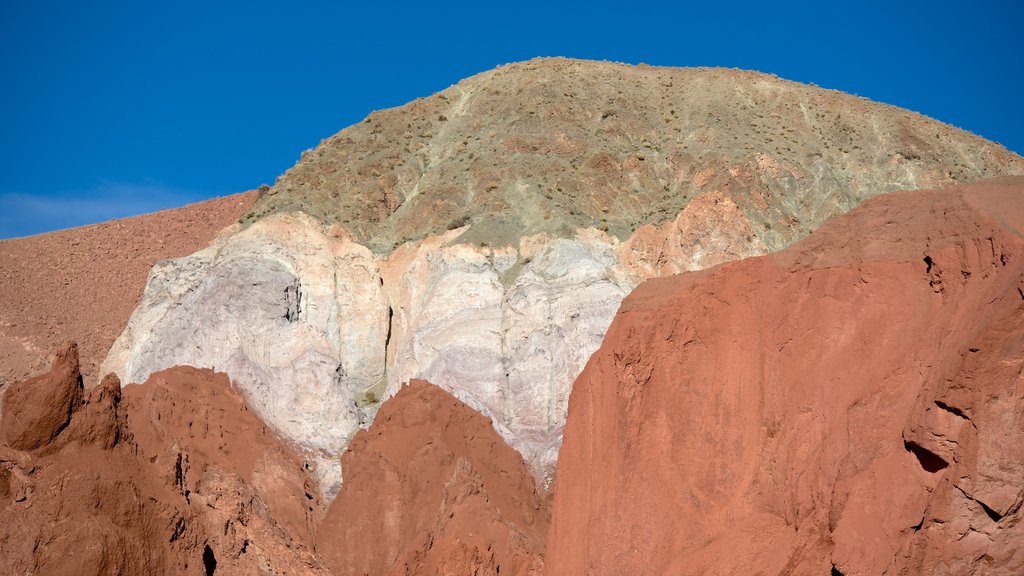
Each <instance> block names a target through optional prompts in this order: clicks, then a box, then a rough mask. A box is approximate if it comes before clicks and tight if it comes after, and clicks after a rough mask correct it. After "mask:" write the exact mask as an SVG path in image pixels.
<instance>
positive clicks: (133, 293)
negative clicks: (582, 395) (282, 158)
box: [0, 192, 256, 391]
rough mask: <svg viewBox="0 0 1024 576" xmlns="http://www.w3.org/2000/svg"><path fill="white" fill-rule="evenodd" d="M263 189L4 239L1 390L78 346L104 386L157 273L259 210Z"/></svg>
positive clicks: (86, 367)
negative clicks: (118, 342)
mask: <svg viewBox="0 0 1024 576" xmlns="http://www.w3.org/2000/svg"><path fill="white" fill-rule="evenodd" d="M255 199H256V193H255V192H248V193H244V194H234V195H231V196H225V197H224V198H215V199H213V200H207V201H205V202H198V203H196V204H192V205H189V206H185V207H184V208H176V209H173V210H163V211H161V212H156V213H154V214H146V215H143V216H136V217H133V218H123V219H119V220H114V221H111V222H104V223H102V224H94V225H91V226H82V227H80V228H72V229H69V230H61V231H58V232H50V233H47V234H39V235H37V236H30V237H27V238H13V239H8V240H0V301H2V302H3V304H2V305H0V391H2V390H3V389H4V388H5V387H6V386H7V385H8V384H10V383H11V382H15V381H19V380H24V379H25V378H27V377H29V375H31V374H34V373H37V372H40V371H42V370H44V369H45V368H46V366H48V361H49V359H48V358H47V355H48V354H49V353H50V352H52V351H53V350H54V349H56V348H57V347H58V346H59V345H60V344H61V343H62V342H63V341H64V340H65V339H71V340H74V341H76V342H77V343H78V345H79V347H80V351H81V365H82V376H83V377H84V378H85V381H86V382H87V383H95V382H97V381H98V380H99V378H100V377H101V376H103V374H100V373H99V372H98V369H99V365H100V363H101V362H102V361H103V358H104V357H105V356H106V354H107V351H108V350H109V349H110V345H111V344H113V342H114V340H115V339H116V338H117V337H118V335H120V334H121V332H122V331H124V328H125V325H126V324H127V323H128V318H129V317H130V316H131V315H132V311H133V310H135V307H136V306H137V305H138V304H139V302H140V301H141V300H142V292H143V290H144V289H145V287H146V281H147V279H148V278H149V271H150V269H151V268H152V267H153V265H154V264H156V263H157V262H159V261H161V260H164V259H166V258H180V257H182V256H187V255H188V254H191V253H193V252H195V251H196V250H199V249H201V248H203V247H205V246H207V245H208V244H209V243H210V241H211V240H212V239H213V238H214V236H215V235H216V234H217V232H219V231H220V230H221V229H223V228H224V227H226V226H229V225H231V224H233V223H234V222H235V221H237V220H238V218H239V217H240V216H242V215H243V214H244V213H245V212H246V211H248V210H249V208H250V207H251V206H252V203H253V201H254V200H255Z"/></svg>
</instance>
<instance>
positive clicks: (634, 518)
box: [547, 178, 1024, 576]
mask: <svg viewBox="0 0 1024 576" xmlns="http://www.w3.org/2000/svg"><path fill="white" fill-rule="evenodd" d="M1022 232H1024V179H1020V178H1017V179H1000V180H991V181H985V182H982V183H979V184H976V185H970V186H964V187H959V188H951V189H947V190H942V191H937V192H905V193H894V194H890V195H886V196H882V197H879V198H876V199H873V200H870V201H868V202H866V203H865V204H863V205H862V206H861V207H860V208H858V209H855V210H854V211H852V212H850V213H849V214H847V215H845V216H841V217H838V218H836V219H835V220H833V221H831V222H830V223H828V224H826V225H825V226H824V227H822V228H821V229H820V230H819V231H818V232H816V233H814V234H813V235H812V236H811V237H809V238H807V239H806V240H804V241H802V242H800V243H799V244H797V245H795V246H793V247H792V248H790V249H788V250H786V251H784V252H781V253H778V254H776V255H773V256H767V257H763V258H753V259H748V260H745V261H741V262H736V263H731V264H725V265H723V266H720V267H717V268H713V269H710V270H706V271H703V272H697V273H691V274H683V275H679V276H675V277H671V278H668V279H664V280H654V281H650V282H648V283H646V284H644V285H642V286H641V287H640V288H638V289H637V290H636V291H635V292H634V293H633V294H632V295H631V296H629V297H628V298H627V300H626V301H625V303H624V304H623V306H622V308H621V309H620V311H619V314H618V315H617V317H616V319H615V321H614V323H613V325H612V327H611V329H610V331H609V332H608V335H607V338H606V340H605V342H604V344H603V345H602V347H601V349H600V351H599V352H597V353H596V354H595V355H594V357H593V358H592V359H591V361H590V363H589V364H588V366H587V368H586V369H585V371H584V372H583V374H582V375H581V376H580V378H579V379H578V380H577V382H576V384H575V387H574V389H573V392H572V397H571V400H570V407H569V419H568V424H567V426H566V429H565V440H564V444H563V447H562V451H561V454H560V458H559V462H558V472H557V480H556V489H555V491H556V497H555V504H554V512H553V525H552V529H551V537H550V539H549V544H548V551H547V573H548V574H551V575H572V574H703V573H709V574H710V573H714V574H727V573H731V574H755V573H762V574H781V573H786V574H819V575H820V574H827V573H829V571H830V570H831V571H832V573H833V574H837V573H838V574H844V575H846V576H851V575H853V574H865V575H867V574H882V573H885V574H940V573H941V574H965V573H986V574H1022V573H1024V523H1022V522H1021V517H1022V513H1021V503H1022V499H1024V491H1022V490H1024V377H1022V368H1024V239H1022V237H1021V234H1022Z"/></svg>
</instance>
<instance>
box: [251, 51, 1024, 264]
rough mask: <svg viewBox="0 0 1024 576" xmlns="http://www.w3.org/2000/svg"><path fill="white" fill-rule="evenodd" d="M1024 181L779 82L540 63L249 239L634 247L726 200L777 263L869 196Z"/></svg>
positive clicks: (308, 158)
mask: <svg viewBox="0 0 1024 576" xmlns="http://www.w3.org/2000/svg"><path fill="white" fill-rule="evenodd" d="M1022 173H1024V160H1022V159H1021V158H1020V157H1019V156H1017V155H1015V154H1013V153H1011V152H1009V151H1007V150H1006V149H1005V148H1003V147H1002V146H1000V145H998V144H995V143H993V142H990V141H987V140H984V139H982V138H980V137H978V136H975V135H973V134H970V133H968V132H965V131H963V130H960V129H957V128H954V127H952V126H949V125H947V124H943V123H941V122H938V121H935V120H932V119H929V118H927V117H924V116H921V115H920V114H917V113H914V112H910V111H907V110H904V109H901V108H897V107H894V106H889V105H885V104H879V103H876V102H872V101H870V100H867V99H865V98H860V97H857V96H852V95H849V94H844V93H841V92H837V91H833V90H826V89H823V88H819V87H816V86H810V85H805V84H800V83H796V82H790V81H787V80H782V79H780V78H778V77H775V76H771V75H767V74H761V73H757V72H749V71H742V70H733V69H722V68H669V67H654V66H646V65H639V66H631V65H626V64H617V63H610V62H597V61H585V60H573V59H566V58H538V59H534V60H530V61H527V62H520V63H515V64H509V65H505V66H500V67H498V68H495V69H493V70H489V71H487V72H483V73H480V74H477V75H475V76H472V77H470V78H467V79H465V80H463V81H461V82H459V83H458V84H456V85H454V86H451V87H449V88H448V89H446V90H443V91H441V92H438V93H436V94H434V95H432V96H429V97H426V98H420V99H417V100H415V101H413V102H410V103H408V104H406V105H404V106H400V107H397V108H392V109H388V110H382V111H378V112H374V113H372V114H370V115H369V116H368V117H367V118H366V119H365V120H363V121H362V122H360V123H359V124H355V125H353V126H350V127H348V128H346V129H344V130H342V131H341V132H339V133H337V134H336V135H334V136H332V137H330V138H327V139H326V140H324V141H322V142H321V143H320V145H319V146H317V147H316V148H315V149H314V150H311V151H307V152H306V153H304V154H303V156H302V159H301V160H300V161H299V162H298V163H297V164H296V165H295V166H294V167H292V168H291V169H290V170H288V171H287V172H286V173H285V174H283V175H282V176H281V177H279V178H278V180H277V182H276V183H275V184H274V186H273V187H270V188H268V189H265V190H264V191H263V193H262V194H261V195H260V197H259V199H258V200H257V202H256V203H255V205H254V206H253V208H252V210H251V211H250V212H249V213H248V214H247V215H246V216H245V217H244V218H243V219H242V221H243V222H244V223H251V222H253V221H255V220H257V219H259V218H261V217H263V216H266V215H269V214H273V213H279V212H291V211H302V212H306V213H308V214H310V215H311V216H313V217H315V218H317V219H318V220H320V221H321V222H323V223H325V224H334V223H338V224H341V225H342V226H343V227H344V228H346V229H347V230H348V231H349V232H351V233H352V234H353V235H354V236H355V237H356V239H358V240H359V241H360V242H362V243H364V244H366V245H368V246H369V247H371V248H372V249H373V250H374V251H375V252H378V253H387V252H389V251H391V250H392V249H393V248H394V247H396V246H398V245H400V244H402V243H404V242H406V241H409V240H417V239H421V238H424V237H426V236H429V235H432V234H437V233H441V232H444V231H446V230H451V229H455V228H462V227H464V226H467V225H469V227H468V228H467V229H466V231H465V232H464V234H463V236H462V237H461V238H460V241H463V242H473V243H485V242H486V243H490V244H492V245H495V244H497V245H501V244H514V243H516V242H517V241H518V239H519V238H520V237H522V236H525V235H532V234H538V233H548V234H551V235H554V236H557V237H565V236H571V235H572V234H573V233H574V231H575V230H576V229H577V228H587V227H593V228H598V229H602V230H607V231H608V232H609V233H611V234H613V235H615V236H617V237H618V238H619V239H624V238H625V237H627V236H628V235H629V234H630V233H632V232H633V231H635V230H636V229H637V228H639V227H640V226H643V225H645V224H660V223H662V222H665V221H668V220H671V219H673V218H675V217H676V215H678V214H679V213H680V211H681V210H682V209H683V208H684V207H685V206H686V205H687V204H688V202H689V201H690V200H691V199H693V198H694V197H695V196H696V195H698V194H699V193H700V192H701V191H708V190H717V191H720V192H723V193H726V194H728V195H729V196H730V197H731V199H732V200H733V201H734V202H735V203H736V204H737V205H738V206H739V208H740V209H741V210H742V211H743V213H744V215H745V216H746V217H747V218H748V219H749V220H750V222H751V224H752V226H753V228H754V230H755V232H756V233H757V234H758V236H759V237H761V239H762V240H763V241H764V242H765V244H766V245H767V246H768V247H769V248H770V249H777V248H781V247H782V246H784V245H786V244H789V243H790V242H792V241H793V240H794V239H796V238H799V237H802V236H803V235H805V234H806V233H808V232H809V231H810V230H813V229H814V228H815V227H817V225H818V224H820V223H821V222H822V221H824V220H825V219H827V218H828V217H830V216H832V215H834V214H836V213H840V212H845V211H846V210H848V209H850V208H851V207H853V206H854V205H856V204H857V203H859V202H860V201H861V200H863V199H864V198H866V197H868V196H871V195H875V194H878V193H882V192H888V191H893V190H900V189H911V188H925V187H937V186H942V185H947V184H951V183H956V182H965V181H971V180H976V179H978V178H983V177H986V176H995V175H1002V174H1022Z"/></svg>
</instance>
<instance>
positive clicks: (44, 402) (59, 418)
mask: <svg viewBox="0 0 1024 576" xmlns="http://www.w3.org/2000/svg"><path fill="white" fill-rule="evenodd" d="M81 402H82V375H81V373H80V372H79V371H78V345H77V344H68V345H65V346H64V348H62V349H61V350H60V352H58V353H57V356H56V357H55V358H54V359H53V365H52V366H51V367H50V371H49V372H47V373H45V374H41V375H39V376H36V377H35V378H31V379H29V380H25V381H22V382H18V383H17V384H15V385H13V386H10V387H8V388H7V390H6V391H5V392H4V402H3V405H4V406H5V409H4V418H3V420H2V421H0V429H2V430H3V436H4V440H6V442H7V445H9V446H10V447H12V448H14V449H17V450H35V449H37V448H42V447H43V446H45V445H47V444H49V443H50V441H51V440H53V439H54V438H56V437H57V435H58V434H60V433H61V431H62V430H64V427H65V426H67V425H68V423H69V422H70V421H71V413H72V412H73V411H74V410H75V409H76V408H78V405H79V404H81ZM8 415H10V418H7V416H8Z"/></svg>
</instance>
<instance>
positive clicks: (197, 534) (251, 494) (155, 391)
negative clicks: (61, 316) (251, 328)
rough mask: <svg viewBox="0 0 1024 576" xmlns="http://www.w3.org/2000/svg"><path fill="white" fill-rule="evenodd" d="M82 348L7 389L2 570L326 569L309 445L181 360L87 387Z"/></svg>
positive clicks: (0, 499)
mask: <svg viewBox="0 0 1024 576" xmlns="http://www.w3.org/2000/svg"><path fill="white" fill-rule="evenodd" d="M75 350H76V349H75V348H74V347H70V348H68V349H66V350H64V351H63V352H61V353H60V354H59V355H58V358H57V360H56V361H55V362H54V366H53V369H52V370H51V371H50V372H49V373H48V374H45V375H43V376H40V377H38V378H35V379H33V380H29V381H26V382H22V383H20V384H15V385H13V386H12V387H11V388H10V389H9V390H8V392H7V395H8V398H7V401H6V402H5V403H4V418H3V425H4V432H5V438H6V440H7V444H6V445H0V573H3V574H47V575H51V574H53V575H60V574H124V575H134V574H139V575H142V574H145V575H149V574H206V575H210V574H214V573H217V574H238V573H244V574H255V573H269V574H326V573H327V572H326V570H325V569H324V568H323V567H322V565H320V563H319V562H318V561H316V560H315V559H314V558H313V555H312V531H313V526H314V525H315V522H316V521H317V520H318V517H319V515H320V511H321V510H322V507H321V505H320V504H319V501H318V499H317V496H316V495H315V494H316V491H315V490H314V489H313V487H312V485H311V482H310V479H309V477H308V476H307V474H306V472H305V470H304V469H303V462H302V460H301V458H300V456H299V455H298V454H297V453H295V452H294V451H293V450H292V449H291V448H290V447H288V446H286V445H284V444H282V443H281V442H279V441H278V440H277V439H276V438H275V437H274V436H273V435H271V434H270V433H269V432H268V431H267V429H266V428H265V427H264V426H263V425H262V424H261V423H260V422H259V420H257V419H256V418H255V417H254V416H253V415H252V414H251V413H250V412H249V411H248V409H247V408H246V406H245V404H244V403H243V402H242V400H241V398H240V397H239V396H238V394H237V393H236V392H235V391H234V390H233V389H232V388H231V387H230V385H229V383H228V381H227V378H226V377H225V376H224V375H222V374H215V373H213V372H211V371H209V370H196V369H193V368H175V369H171V370H167V371H164V372H159V373H157V374H154V375H153V377H152V378H151V379H150V380H149V381H148V382H146V383H145V384H142V385H138V386H129V387H127V388H125V389H124V391H123V394H122V390H121V386H120V383H119V382H118V381H117V379H116V378H106V379H104V381H103V383H102V384H101V385H100V386H98V387H96V388H93V389H92V390H89V391H88V392H87V393H84V394H83V391H82V385H81V379H80V377H79V372H78V365H77V354H76V352H75ZM26 390H27V391H28V392H24V393H23V391H26ZM26 394H30V395H31V397H30V396H29V395H26ZM26 403H31V405H33V406H35V408H34V409H33V410H26V409H25V406H26ZM41 414H42V415H43V416H40V415H41ZM57 415H63V419H61V418H57V417H56V416H57ZM27 423H31V424H27ZM23 430H27V431H28V432H21V431H23ZM12 431H13V432H12Z"/></svg>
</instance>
